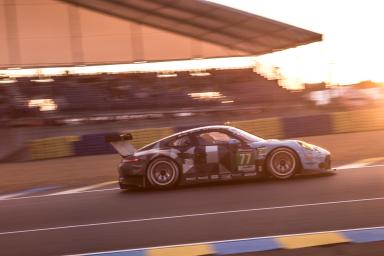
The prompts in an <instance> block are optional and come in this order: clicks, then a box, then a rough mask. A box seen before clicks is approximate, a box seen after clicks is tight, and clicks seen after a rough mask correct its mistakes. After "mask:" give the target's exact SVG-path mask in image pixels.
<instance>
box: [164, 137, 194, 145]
mask: <svg viewBox="0 0 384 256" xmlns="http://www.w3.org/2000/svg"><path fill="white" fill-rule="evenodd" d="M191 144H192V143H191V140H190V139H189V136H183V137H180V138H178V139H175V140H173V141H171V142H170V143H169V146H171V147H186V146H190V145H191Z"/></svg>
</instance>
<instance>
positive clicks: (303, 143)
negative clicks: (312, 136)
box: [297, 141, 315, 151]
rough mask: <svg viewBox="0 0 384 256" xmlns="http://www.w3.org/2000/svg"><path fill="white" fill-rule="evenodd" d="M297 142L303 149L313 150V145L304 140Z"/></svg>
mask: <svg viewBox="0 0 384 256" xmlns="http://www.w3.org/2000/svg"><path fill="white" fill-rule="evenodd" d="M297 143H299V145H300V146H301V147H302V148H304V149H307V150H311V151H312V150H315V147H314V146H313V145H311V144H309V143H307V142H304V141H298V142H297Z"/></svg>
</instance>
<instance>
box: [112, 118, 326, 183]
mask: <svg viewBox="0 0 384 256" xmlns="http://www.w3.org/2000/svg"><path fill="white" fill-rule="evenodd" d="M132 139H134V138H133V137H132V135H131V134H129V133H125V134H110V135H107V136H106V140H107V141H108V142H110V143H111V144H112V145H113V146H114V148H115V149H116V150H117V151H118V152H119V153H120V155H121V156H122V160H121V162H120V165H119V167H118V172H119V185H120V188H121V189H128V188H129V187H132V186H136V187H144V188H146V187H155V188H170V187H174V186H176V185H179V184H180V185H181V184H191V183H202V182H213V181H223V180H224V181H225V180H237V179H249V178H257V177H266V176H269V177H274V178H276V179H288V178H291V177H293V176H294V175H296V174H299V173H309V172H311V173H312V172H327V171H329V170H330V169H331V157H330V152H329V151H327V150H325V149H323V148H321V147H318V146H315V145H311V144H309V143H306V142H304V141H300V140H276V139H270V140H265V139H262V138H260V137H257V136H255V135H253V134H250V133H248V132H246V131H243V130H241V129H238V128H235V127H231V126H226V125H215V126H204V127H199V128H194V129H190V130H186V131H182V132H179V133H176V134H173V135H171V136H168V137H165V138H163V139H160V140H158V141H155V142H153V143H151V144H149V145H146V146H144V147H142V148H141V149H139V150H135V149H134V147H133V146H132V145H131V143H130V140H132Z"/></svg>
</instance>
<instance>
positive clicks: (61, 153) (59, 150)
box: [27, 136, 79, 160]
mask: <svg viewBox="0 0 384 256" xmlns="http://www.w3.org/2000/svg"><path fill="white" fill-rule="evenodd" d="M78 139H79V137H78V136H61V137H51V138H45V139H37V140H32V141H30V142H29V143H28V144H27V148H28V154H29V158H30V159H31V160H38V159H49V158H58V157H66V156H73V155H75V152H74V148H73V143H74V142H75V141H77V140H78Z"/></svg>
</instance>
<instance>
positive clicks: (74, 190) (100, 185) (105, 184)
mask: <svg viewBox="0 0 384 256" xmlns="http://www.w3.org/2000/svg"><path fill="white" fill-rule="evenodd" d="M116 183H117V181H107V182H103V183H99V184H95V185H91V186H86V187H81V188H75V189H69V190H64V191H60V192H57V193H52V194H50V195H52V196H56V195H66V194H75V193H80V192H85V191H87V190H92V189H96V188H101V187H105V186H108V185H112V184H116Z"/></svg>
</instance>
